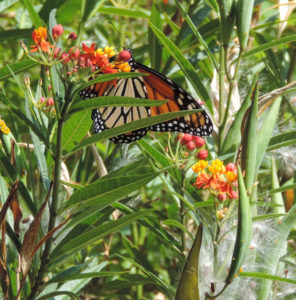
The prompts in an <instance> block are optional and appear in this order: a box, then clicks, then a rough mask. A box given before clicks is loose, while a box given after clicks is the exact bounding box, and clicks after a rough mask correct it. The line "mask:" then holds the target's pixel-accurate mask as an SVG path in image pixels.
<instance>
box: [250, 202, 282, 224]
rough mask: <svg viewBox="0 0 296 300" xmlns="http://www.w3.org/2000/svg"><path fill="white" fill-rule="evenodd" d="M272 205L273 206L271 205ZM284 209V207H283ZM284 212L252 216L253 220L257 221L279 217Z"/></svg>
mask: <svg viewBox="0 0 296 300" xmlns="http://www.w3.org/2000/svg"><path fill="white" fill-rule="evenodd" d="M272 207H274V206H272ZM284 209H285V208H284ZM285 215H286V214H284V213H279V214H266V215H260V216H255V217H253V218H252V221H253V222H257V221H263V220H268V219H274V218H279V217H283V216H285Z"/></svg>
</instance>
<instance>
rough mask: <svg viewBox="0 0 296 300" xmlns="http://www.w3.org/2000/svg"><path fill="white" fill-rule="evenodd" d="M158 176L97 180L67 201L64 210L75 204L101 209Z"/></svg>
mask: <svg viewBox="0 0 296 300" xmlns="http://www.w3.org/2000/svg"><path fill="white" fill-rule="evenodd" d="M159 174H160V173H159V172H155V173H148V174H142V176H139V175H136V176H128V177H122V176H120V177H113V178H107V179H102V180H98V181H96V182H94V183H92V184H90V185H88V186H86V187H84V188H82V189H79V190H78V191H76V192H75V193H74V194H73V195H72V196H71V197H70V199H69V200H68V201H67V203H66V206H65V207H64V209H68V208H69V207H71V206H73V205H75V204H79V205H80V206H94V208H92V209H93V210H96V209H98V208H101V209H102V208H104V207H105V206H107V205H110V204H111V203H112V202H113V201H115V200H117V199H120V198H121V197H123V196H125V195H126V194H129V193H131V192H133V191H135V190H137V189H138V188H140V187H141V186H143V185H145V184H146V183H148V182H149V181H151V180H152V179H154V178H155V177H156V176H158V175H159Z"/></svg>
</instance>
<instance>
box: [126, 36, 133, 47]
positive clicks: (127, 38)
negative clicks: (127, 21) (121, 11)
mask: <svg viewBox="0 0 296 300" xmlns="http://www.w3.org/2000/svg"><path fill="white" fill-rule="evenodd" d="M125 39H126V40H128V43H129V47H128V50H132V49H133V44H132V42H131V40H130V39H129V37H128V36H127V35H126V36H125Z"/></svg>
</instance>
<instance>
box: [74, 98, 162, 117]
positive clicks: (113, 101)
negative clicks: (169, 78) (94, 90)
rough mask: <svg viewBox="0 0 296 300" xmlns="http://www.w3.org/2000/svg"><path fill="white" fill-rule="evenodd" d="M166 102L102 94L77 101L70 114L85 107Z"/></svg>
mask: <svg viewBox="0 0 296 300" xmlns="http://www.w3.org/2000/svg"><path fill="white" fill-rule="evenodd" d="M166 102H167V101H166V100H150V99H142V98H134V97H121V96H101V97H95V98H90V99H87V100H82V101H78V102H76V103H75V104H74V105H73V106H72V107H71V110H70V112H69V114H72V113H73V112H76V111H79V110H83V109H96V108H100V107H109V106H158V105H163V104H165V103H166Z"/></svg>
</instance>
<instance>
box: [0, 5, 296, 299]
mask: <svg viewBox="0 0 296 300" xmlns="http://www.w3.org/2000/svg"><path fill="white" fill-rule="evenodd" d="M238 2H244V1H238ZM245 2H246V1H245ZM251 2H252V1H250V3H251ZM289 2H291V3H289ZM178 3H181V4H182V6H183V7H184V10H185V12H186V13H187V17H188V18H190V19H191V21H192V23H193V24H194V27H195V28H197V29H198V32H199V33H200V35H201V36H202V39H203V41H204V42H205V44H206V45H207V48H205V47H204V46H203V45H202V44H201V43H200V40H198V39H197V38H196V35H195V34H194V33H193V32H192V30H191V29H190V27H189V25H188V23H187V22H186V21H185V19H184V17H185V15H184V14H183V15H182V13H181V11H180V6H178ZM221 3H224V4H225V3H232V1H215V0H198V1H173V0H168V1H165V0H164V1H154V2H153V1H133V0H121V1H103V0H102V1H99V0H96V1H94V0H83V1H78V0H64V1H55V0H47V1H29V0H23V1H16V0H2V1H0V80H1V81H0V89H1V90H0V93H1V99H2V100H1V104H0V114H1V119H3V120H5V123H6V124H7V126H8V127H9V128H10V130H11V135H10V136H9V138H8V137H7V136H6V135H4V134H2V135H1V141H2V150H1V157H0V160H1V171H0V173H1V176H0V195H1V201H2V205H3V203H4V202H5V201H6V199H7V197H8V194H9V191H10V190H11V187H12V185H13V182H14V181H15V179H16V178H19V180H20V181H21V182H22V184H23V185H22V184H21V187H20V188H19V189H20V195H19V201H20V207H21V209H22V214H23V222H22V223H21V224H20V226H21V228H20V233H19V234H17V232H16V230H15V229H13V226H14V225H13V223H14V218H13V216H12V214H11V213H10V212H9V213H8V214H7V223H6V224H7V225H6V226H7V228H6V232H7V234H8V236H9V238H7V241H6V244H7V258H6V260H7V273H8V275H9V278H10V282H11V286H10V288H9V297H11V298H9V299H16V297H17V290H18V288H19V286H18V283H19V276H20V274H19V271H18V268H19V267H18V250H19V249H20V247H21V246H20V244H21V241H22V240H23V237H24V233H25V232H26V230H27V229H28V226H29V225H28V223H29V221H32V219H33V215H36V212H37V211H38V210H39V208H40V207H41V205H42V203H43V201H44V199H45V198H46V195H47V191H48V184H49V180H52V178H53V175H52V174H53V170H54V161H53V159H52V156H51V150H52V149H54V146H53V148H50V147H47V145H44V143H43V142H42V141H40V140H38V138H37V139H36V135H35V136H34V134H32V131H30V130H29V129H30V128H29V127H28V124H26V123H24V122H23V120H22V118H21V117H20V115H18V114H17V113H16V111H15V110H13V109H11V107H12V106H11V105H12V104H13V105H14V106H15V107H16V108H17V109H18V110H19V111H22V112H23V113H24V114H25V112H26V100H25V93H24V89H23V88H22V86H23V85H24V78H25V77H26V76H28V77H29V78H30V82H31V83H30V84H31V88H32V90H34V91H35V90H36V91H38V81H39V79H40V76H41V73H40V66H36V65H33V66H32V65H29V64H25V65H20V64H18V63H20V62H24V61H26V59H27V58H26V55H25V53H24V51H23V50H22V48H21V47H20V45H19V42H20V41H23V42H24V43H25V44H26V45H28V46H29V45H31V44H32V40H31V34H32V31H33V29H34V28H36V27H38V26H40V22H41V24H44V26H48V24H49V23H50V22H51V21H50V13H51V12H52V10H53V9H56V12H55V18H56V22H57V23H58V24H62V25H63V27H64V30H65V36H67V35H68V34H69V33H71V32H76V33H77V35H78V39H77V40H76V41H75V43H76V45H77V46H78V45H80V44H81V42H85V43H91V42H95V43H96V44H97V45H98V47H105V46H107V45H109V46H115V48H116V50H117V51H118V52H119V51H120V50H122V49H123V48H124V47H127V48H131V49H132V52H133V57H134V59H135V60H136V61H139V62H141V63H144V64H145V65H148V66H151V67H152V68H153V69H155V70H157V71H159V72H161V73H162V74H164V75H166V76H168V77H169V78H171V79H172V80H174V81H175V82H176V83H178V84H179V85H180V86H182V87H183V88H185V89H186V90H188V92H190V93H191V94H192V95H193V96H194V97H198V96H200V94H199V90H198V87H200V85H203V87H204V88H205V90H206V91H207V92H208V94H209V97H210V100H211V101H208V102H207V101H206V100H209V99H202V100H205V101H206V105H207V109H208V111H209V113H210V114H211V117H212V119H213V122H214V124H215V132H214V133H213V135H212V136H211V137H208V138H207V139H206V145H205V146H204V148H206V149H207V150H208V152H209V157H208V159H209V160H212V159H216V158H219V159H221V160H224V162H225V164H226V163H227V162H236V161H240V159H241V155H242V159H243V160H244V159H245V158H244V157H245V156H244V155H246V156H248V153H250V151H251V150H254V149H255V150H254V151H255V152H257V163H256V166H255V165H254V168H255V169H254V171H255V177H254V179H253V181H252V182H251V188H250V189H249V190H248V192H249V194H248V196H249V198H250V201H251V204H252V206H251V211H252V217H253V222H254V223H253V239H252V241H251V247H250V250H249V252H248V255H247V258H246V259H245V264H244V266H243V271H244V272H242V273H241V276H240V277H239V278H235V279H234V280H233V283H232V284H230V286H229V287H228V288H227V289H226V290H225V292H224V293H223V294H222V295H221V296H219V297H218V299H267V297H268V296H272V299H295V293H296V289H295V282H292V281H293V280H292V281H290V282H289V281H288V280H286V282H281V283H279V282H280V281H281V279H283V278H292V279H293V278H294V279H295V278H296V272H295V264H296V261H295V231H294V230H293V228H294V220H295V213H294V210H295V206H293V205H294V190H295V183H294V182H295V167H296V161H295V141H296V129H295V127H296V126H295V120H296V119H295V118H296V108H295V103H296V101H295V94H294V93H295V84H294V80H295V76H296V74H295V73H296V72H295V63H296V55H295V53H296V48H295V45H296V44H295V41H296V35H295V28H296V27H295V22H296V21H295V20H296V18H295V11H294V8H295V4H294V2H293V3H292V1H288V0H287V1H280V0H278V1H277V0H262V1H260V0H257V1H255V2H254V9H251V13H252V15H251V28H250V36H249V39H248V43H247V45H246V49H244V50H243V51H241V52H240V46H242V44H240V42H239V40H240V41H241V37H240V36H239V33H238V31H237V28H236V27H235V28H234V30H233V31H232V30H231V32H230V36H229V46H227V45H224V46H225V47H222V36H223V37H225V36H224V35H223V34H225V32H224V33H223V28H224V29H225V27H221V18H220V15H219V5H220V4H221ZM226 7H227V5H226ZM220 8H221V6H220ZM149 20H150V22H151V23H152V24H153V25H154V26H155V27H156V28H158V29H160V31H161V32H162V33H163V34H164V36H166V37H168V38H169V40H170V41H172V42H173V43H174V44H175V45H176V47H177V48H178V49H179V50H180V53H181V58H184V59H187V60H188V61H189V62H190V63H191V64H192V66H193V68H194V70H195V74H196V75H198V78H199V79H200V85H198V84H197V87H196V86H193V85H192V83H191V82H190V78H189V75H188V74H190V73H187V74H185V75H184V72H183V71H182V70H181V69H180V66H179V65H178V64H177V63H176V59H175V58H174V54H175V55H176V56H177V57H180V55H179V54H178V53H177V52H176V50H175V49H173V50H170V49H169V47H168V46H167V44H166V42H165V41H164V40H163V39H162V40H161V38H160V39H159V38H157V37H156V36H155V34H154V32H155V31H154V30H153V26H150V27H149V23H148V21H149ZM38 24H39V25H38ZM221 28H222V31H221ZM227 34H228V33H226V35H227ZM273 42H276V43H274V44H273ZM221 49H222V50H221ZM223 49H224V50H226V51H225V53H224V55H225V56H223V52H222V51H223ZM207 50H210V52H211V53H212V54H213V57H214V60H213V59H211V58H209V56H208V52H207ZM176 53H177V54H176ZM178 55H179V56H178ZM238 60H239V64H238V63H237V62H238ZM181 61H182V60H181ZM215 61H216V63H217V65H218V66H221V63H222V62H224V63H225V64H226V73H228V74H231V76H230V77H232V76H233V74H234V72H235V69H236V70H237V71H236V73H235V77H234V80H229V78H228V79H227V77H226V76H225V77H223V75H221V69H219V68H218V71H220V72H217V70H215ZM177 62H178V61H177ZM14 64H16V65H15V66H14ZM6 65H9V66H10V67H11V68H12V70H13V71H14V76H12V75H11V73H10V72H9V70H8V68H7V67H6ZM222 69H223V68H222ZM257 75H258V81H256V78H257V77H256V76H257ZM254 78H255V79H254ZM221 79H222V81H221ZM219 80H220V81H219ZM17 82H18V83H20V84H17ZM256 82H257V83H258V84H257V88H259V95H257V96H258V97H259V98H258V99H259V108H258V114H257V116H258V124H256V130H257V131H256V132H252V136H251V138H250V139H248V140H250V141H251V142H246V143H247V144H246V145H245V144H244V143H243V150H242V152H243V153H242V154H241V148H240V145H241V134H242V136H243V137H244V138H245V140H247V137H249V135H250V132H249V127H247V124H248V123H247V122H246V119H247V118H248V115H249V111H248V110H247V109H248V107H249V106H250V103H251V100H250V99H251V98H252V100H254V99H255V96H254V93H252V92H253V91H254V86H255V83H256ZM224 85H225V86H224ZM229 85H231V93H230V94H231V97H230V99H231V103H230V107H229V109H227V108H226V99H227V96H228V94H227V93H228V91H229V90H228V87H229ZM223 86H224V88H223V89H224V90H225V91H224V92H225V93H224V94H222V95H221V88H222V87H223ZM36 93H37V92H36ZM221 96H222V97H224V98H225V101H224V104H225V105H224V106H222V115H221V107H219V101H218V99H219V97H220V98H221ZM4 98H5V99H6V98H7V99H10V104H7V102H5V101H4ZM276 99H278V101H281V102H280V103H279V102H276V101H275V100H276ZM279 99H281V100H279ZM255 100H256V99H255ZM255 100H254V101H253V102H252V103H256V101H255ZM220 103H221V101H220ZM242 103H247V104H246V107H245V109H244V110H243V112H242V113H241V114H239V113H237V111H238V109H239V108H240V107H243V106H242ZM272 103H273V104H272ZM276 103H278V104H277V105H278V106H276ZM271 104H272V105H271ZM253 105H254V104H253ZM272 109H273V110H272ZM254 110H255V108H254ZM254 110H253V111H254ZM225 111H226V112H227V114H226V118H225V124H224V126H222V127H221V126H219V124H220V125H221V122H222V120H223V117H224V115H223V112H225ZM270 112H272V113H270ZM238 116H239V117H238ZM52 117H53V116H52V115H47V118H48V119H49V124H51V125H49V127H48V132H47V133H46V136H47V137H48V139H49V140H51V141H52V140H53V136H54V129H52V128H54V126H55V125H54V123H50V118H52ZM233 120H237V124H236V126H233V127H231V124H234V122H233ZM76 122H77V120H76ZM90 122H91V121H90V118H89V119H88V120H87V121H85V123H84V125H81V126H82V131H83V132H84V134H85V135H86V133H87V131H88V130H90V131H91V132H93V131H92V129H90ZM250 122H251V121H250ZM73 123H74V125H73ZM69 124H71V125H72V126H74V127H75V120H74V121H73V120H72V123H71V122H70V121H69ZM71 125H69V126H70V127H71ZM65 126H67V122H66V125H65ZM229 128H230V129H229ZM231 128H232V131H231ZM246 128H247V129H246ZM250 130H251V129H250ZM230 133H231V134H232V135H230ZM12 137H13V139H14V140H15V141H16V143H17V144H16V146H15V154H14V156H16V157H17V160H18V163H17V164H19V165H17V167H16V168H15V170H14V171H11V168H9V167H10V166H13V163H12V162H11V165H10V162H9V161H10V159H11V157H12V156H13V155H12V154H11V153H12V152H13V151H12V150H11V149H10V147H11V144H10V138H12ZM257 138H258V140H257ZM34 139H35V140H34ZM255 139H256V140H257V141H256V143H258V145H259V146H258V148H256V145H255V143H254V141H255ZM245 140H244V139H243V142H244V141H245ZM76 142H79V140H78V141H77V140H75V139H74V140H73V145H72V148H73V147H74V145H75V143H76ZM260 142H261V144H260ZM252 143H253V144H252ZM53 145H54V142H53ZM33 147H35V151H32V149H33ZM244 147H245V148H244ZM254 147H255V148H254ZM36 149H37V150H36ZM244 149H245V150H244ZM67 150H69V149H67ZM197 151H198V150H193V151H189V150H188V149H186V147H185V146H184V145H180V144H179V142H178V140H177V134H172V133H149V134H148V136H147V137H145V138H144V139H143V140H141V141H138V142H135V143H132V144H129V145H126V144H122V145H121V144H117V145H115V144H113V143H112V142H110V141H108V140H107V141H99V142H98V143H96V144H95V146H90V145H89V146H88V147H84V148H83V149H80V150H79V151H76V152H75V153H73V154H71V155H69V156H67V157H66V158H65V159H64V161H63V165H62V173H61V179H62V180H63V183H64V184H65V185H64V186H62V187H60V192H59V201H60V204H59V210H58V216H57V220H58V224H59V223H61V222H63V221H64V220H65V219H66V217H67V216H68V215H69V211H66V210H65V207H64V205H65V204H66V203H67V201H68V199H69V198H70V199H74V198H75V197H76V198H75V199H76V201H78V200H79V197H80V196H81V195H80V196H79V195H78V194H77V191H79V189H81V188H83V187H84V186H86V187H87V186H89V190H88V191H89V192H90V193H92V192H93V193H94V194H96V193H98V194H99V193H102V195H101V196H98V197H101V198H99V200H101V201H107V202H106V203H107V204H106V205H105V206H103V205H102V206H101V207H100V208H98V207H97V209H96V211H95V213H93V215H91V216H90V217H88V213H89V214H91V212H92V206H87V205H86V206H85V207H84V208H83V209H82V210H81V211H79V207H78V208H77V207H76V210H75V213H76V214H77V215H76V218H75V217H74V218H73V219H72V220H71V221H70V222H69V223H68V224H67V225H65V226H64V227H63V229H62V230H60V231H58V233H57V234H56V237H55V239H54V243H53V245H54V246H53V249H52V252H51V254H50V256H49V265H48V269H47V272H46V273H45V274H44V277H43V278H41V279H42V280H44V282H47V283H46V284H43V285H41V287H42V288H41V289H40V290H39V292H41V294H40V295H39V296H37V295H38V293H36V294H35V295H34V297H36V299H40V300H41V299H70V298H71V299H154V300H162V299H173V298H174V295H175V293H176V287H177V285H178V282H179V278H180V276H181V272H182V268H183V265H184V263H185V260H186V257H187V255H188V252H189V250H190V248H191V245H192V242H193V240H194V235H195V232H196V229H197V226H198V224H200V223H201V222H202V223H203V224H204V225H205V226H204V233H203V235H204V236H203V245H202V247H201V249H200V252H199V256H200V267H199V271H198V272H199V274H200V278H199V286H200V288H199V294H200V297H201V299H204V298H205V294H206V293H208V294H211V295H214V294H216V293H217V292H219V290H221V288H222V287H223V285H224V281H225V278H226V276H227V270H228V269H229V266H230V263H231V257H232V251H233V246H234V241H235V238H236V231H235V230H233V229H235V228H236V226H235V224H236V222H237V213H236V211H237V203H236V202H237V201H233V202H231V201H226V203H217V201H216V200H215V197H214V196H213V195H209V194H207V193H206V192H204V191H201V190H197V189H196V188H195V187H193V186H192V184H193V183H194V181H195V179H196V178H195V176H194V174H193V172H192V171H191V169H190V167H191V166H192V165H193V164H194V163H195V162H196V161H197V157H196V154H197ZM244 151H245V152H244ZM258 157H259V158H260V159H259V158H258ZM271 157H273V160H272V159H271ZM258 159H259V161H258ZM251 160H252V157H251ZM253 161H256V159H255V158H254V157H253ZM41 162H43V163H45V165H46V166H45V165H40V164H41ZM245 163H246V161H245ZM8 166H9V167H8ZM14 166H15V165H14ZM102 166H105V167H102ZM245 166H246V165H245ZM247 168H248V167H246V169H247ZM246 169H245V170H244V171H246V172H247V173H248V171H247V170H246ZM44 172H45V173H44ZM107 173H108V174H107ZM44 174H46V176H45V175H44ZM102 175H105V176H104V177H103V178H101V177H102ZM253 175H254V174H253ZM45 177H46V178H45ZM100 178H101V179H100ZM114 178H116V180H117V179H118V178H119V179H118V181H115V180H114ZM122 178H123V179H126V180H129V179H130V182H124V181H123V179H122ZM47 179H48V182H47V181H46V180H47ZM108 180H109V181H108ZM141 180H142V181H141ZM46 182H47V183H46ZM91 183H94V185H91ZM131 183H134V185H133V186H131ZM116 184H117V185H116ZM245 184H246V186H247V185H248V184H247V182H245ZM98 186H99V188H98V191H97V190H96V187H98ZM285 186H286V187H285ZM104 187H106V191H103V189H104ZM247 188H248V186H247ZM99 189H101V190H99ZM118 189H119V192H118ZM74 191H75V193H76V194H75V193H74ZM83 191H85V190H83ZM120 193H121V194H120ZM82 194H83V193H82ZM73 195H76V196H75V197H74V196H73ZM77 195H78V196H77ZM81 197H82V198H83V196H81ZM75 199H74V200H73V201H75ZM77 199H78V200H77ZM66 208H67V207H66ZM225 208H227V209H228V210H225V215H224V216H223V217H222V221H221V219H220V220H218V219H219V218H218V215H217V211H219V210H223V209H225ZM150 209H152V210H150ZM293 209H294V210H293ZM289 210H290V212H289ZM83 213H85V214H86V215H85V216H84V217H81V214H83ZM49 214H50V212H49V210H48V209H47V208H46V210H45V213H44V215H43V217H42V222H41V225H42V226H41V227H40V228H39V233H38V240H40V239H41V238H42V236H44V233H46V232H47V223H48V219H49ZM123 215H124V217H122V216H123ZM122 218H127V219H123V222H122V223H119V222H121V221H120V220H122ZM223 218H224V219H223ZM282 218H283V219H282ZM137 219H138V221H137V222H134V221H135V220H137ZM116 222H118V223H116ZM281 222H282V224H283V225H282V226H280V225H279V224H281ZM217 224H219V226H218V225H217ZM56 225H57V224H56ZM104 225H105V227H104ZM2 230H3V228H2ZM96 230H97V231H96ZM213 235H215V237H214V238H213ZM199 238H200V237H199ZM213 242H217V243H216V244H214V243H213ZM3 244H5V243H4V240H3V236H2V245H3ZM217 245H218V246H219V247H218V246H217ZM252 249H255V250H254V251H253V252H252ZM42 251H43V248H42V247H41V248H40V249H39V250H38V251H37V254H36V256H34V258H33V263H32V266H31V269H30V272H29V276H28V278H27V281H26V283H25V284H24V287H23V289H22V294H21V295H22V296H21V299H27V297H28V299H31V298H30V297H33V296H32V293H31V291H32V289H34V286H36V282H37V281H36V278H37V274H38V269H39V266H40V257H41V255H42ZM255 251H256V252H255ZM4 252H5V251H4V250H3V249H2V258H3V255H4V254H3V253H4ZM213 253H214V254H213ZM247 272H249V273H247ZM256 272H257V273H258V272H261V273H260V274H261V275H260V274H259V273H258V274H259V275H258V274H257V273H256ZM83 273H85V275H82V274H83ZM262 273H265V274H269V275H271V276H278V277H274V278H271V279H274V281H271V280H267V279H264V278H266V276H265V277H264V276H263V279H262V278H261V279H260V276H261V277H262ZM258 278H259V279H258ZM282 281H285V280H282ZM38 284H40V282H39V283H38V282H37V285H38ZM2 288H3V297H4V294H5V292H4V291H5V284H4V281H3V277H2ZM30 295H31V296H30ZM75 297H79V298H75ZM32 299H33V298H32ZM34 299H35V298H34ZM176 299H177V298H176ZM179 299H181V298H179ZM195 299H198V298H195Z"/></svg>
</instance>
